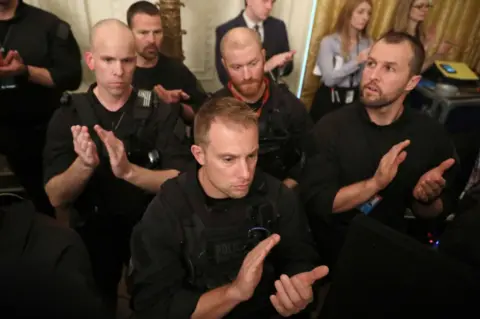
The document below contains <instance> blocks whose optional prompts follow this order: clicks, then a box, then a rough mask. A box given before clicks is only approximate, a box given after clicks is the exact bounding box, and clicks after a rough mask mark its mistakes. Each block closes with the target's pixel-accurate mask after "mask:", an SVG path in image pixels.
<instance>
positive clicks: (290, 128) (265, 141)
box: [214, 28, 312, 187]
mask: <svg viewBox="0 0 480 319" xmlns="http://www.w3.org/2000/svg"><path fill="white" fill-rule="evenodd" d="M220 47H221V54H222V61H223V64H224V66H225V69H226V70H227V74H228V76H229V82H228V84H227V85H226V86H225V87H224V88H223V89H221V90H219V91H218V92H216V93H215V94H214V96H216V97H220V96H233V97H235V98H236V99H238V100H240V101H243V102H245V103H247V104H248V105H249V106H250V107H251V108H252V109H253V110H254V111H256V112H257V114H258V116H259V129H260V140H261V143H260V154H259V159H258V160H259V163H258V166H259V167H260V168H262V170H264V171H265V172H267V173H270V174H271V175H273V176H274V177H276V178H278V179H280V180H283V181H284V183H285V185H287V186H288V187H294V186H296V185H297V181H298V178H299V176H300V172H301V169H302V165H303V160H302V158H303V153H304V151H305V147H304V142H305V137H306V136H307V134H308V133H309V131H310V129H311V127H312V122H311V119H310V117H309V116H308V113H307V111H306V108H305V106H304V105H303V103H302V102H301V101H300V100H299V99H298V98H297V97H295V95H293V94H292V93H291V92H290V91H288V89H286V88H285V87H283V86H277V85H276V84H275V83H273V82H271V81H270V80H269V79H268V78H267V77H265V76H264V73H263V67H264V64H265V50H263V49H262V44H261V42H260V40H259V38H258V35H257V34H256V33H255V31H253V30H250V29H248V28H235V29H232V30H230V31H229V32H228V33H227V34H226V35H225V36H224V37H223V39H222V42H221V44H220Z"/></svg>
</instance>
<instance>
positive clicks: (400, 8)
mask: <svg viewBox="0 0 480 319" xmlns="http://www.w3.org/2000/svg"><path fill="white" fill-rule="evenodd" d="M432 6H433V5H432V1H431V0H397V7H396V9H395V14H394V18H393V26H392V29H393V31H397V32H406V33H409V34H410V35H411V36H414V37H416V38H418V39H419V40H420V41H421V42H422V43H423V46H424V47H425V51H427V52H428V51H429V49H430V48H432V47H433V45H434V42H435V36H436V31H435V28H434V27H432V28H430V29H429V30H428V31H427V30H426V29H425V24H424V21H425V18H426V17H427V15H428V11H429V10H430V8H432ZM451 48H452V44H451V43H449V42H448V41H443V42H442V43H441V44H440V46H439V47H438V49H437V51H436V52H435V53H434V54H433V55H431V56H427V58H426V59H425V63H424V64H423V68H422V71H425V70H426V69H428V68H429V67H430V66H431V65H432V64H433V62H434V61H435V60H439V59H442V58H443V57H444V56H445V55H446V54H447V53H448V51H450V49H451Z"/></svg>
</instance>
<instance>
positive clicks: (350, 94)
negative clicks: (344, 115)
mask: <svg viewBox="0 0 480 319" xmlns="http://www.w3.org/2000/svg"><path fill="white" fill-rule="evenodd" d="M354 97H355V91H354V90H348V91H347V94H346V95H345V104H350V103H353V98H354Z"/></svg>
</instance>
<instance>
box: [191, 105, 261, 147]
mask: <svg viewBox="0 0 480 319" xmlns="http://www.w3.org/2000/svg"><path fill="white" fill-rule="evenodd" d="M215 121H222V122H228V123H229V124H236V125H240V126H243V127H251V126H255V127H256V126H257V125H258V116H257V114H256V113H255V112H254V111H253V110H252V109H251V108H250V107H249V106H248V105H247V104H245V103H244V102H242V101H239V100H237V99H235V98H233V97H220V98H213V99H211V100H209V101H207V102H206V103H205V104H204V105H202V107H201V108H200V109H199V110H198V112H197V114H196V115H195V121H194V124H193V135H194V139H195V144H196V145H208V143H209V138H208V133H209V131H210V127H211V126H212V123H213V122H215Z"/></svg>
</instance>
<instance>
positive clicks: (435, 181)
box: [413, 158, 455, 203]
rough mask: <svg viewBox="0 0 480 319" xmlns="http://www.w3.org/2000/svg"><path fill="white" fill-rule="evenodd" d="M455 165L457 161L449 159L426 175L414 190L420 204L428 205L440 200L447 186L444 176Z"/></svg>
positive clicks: (414, 195)
mask: <svg viewBox="0 0 480 319" xmlns="http://www.w3.org/2000/svg"><path fill="white" fill-rule="evenodd" d="M453 164H455V160H454V159H453V158H449V159H447V160H445V161H443V162H442V163H441V164H440V165H438V166H437V167H435V168H433V169H431V170H430V171H428V172H427V173H425V174H424V175H423V176H422V177H421V178H420V180H419V181H418V183H417V185H416V186H415V188H414V189H413V197H414V198H415V199H416V200H417V201H419V202H420V203H428V202H430V201H432V200H434V199H436V198H438V197H439V196H440V194H441V193H442V191H443V189H444V188H445V186H446V181H445V179H444V178H443V174H444V173H445V172H446V171H447V170H449V169H450V168H451V167H452V166H453Z"/></svg>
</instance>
